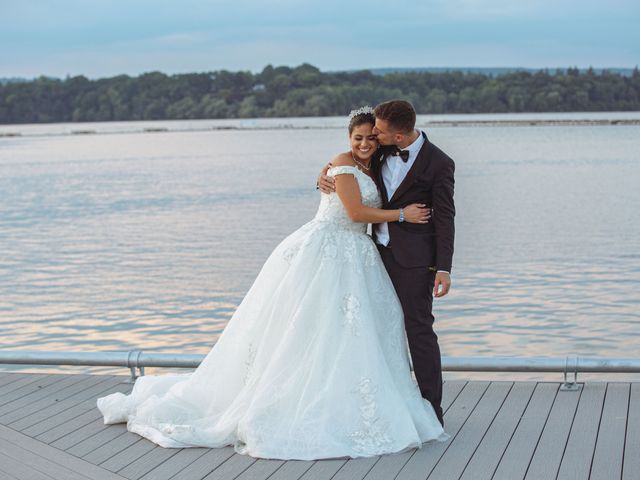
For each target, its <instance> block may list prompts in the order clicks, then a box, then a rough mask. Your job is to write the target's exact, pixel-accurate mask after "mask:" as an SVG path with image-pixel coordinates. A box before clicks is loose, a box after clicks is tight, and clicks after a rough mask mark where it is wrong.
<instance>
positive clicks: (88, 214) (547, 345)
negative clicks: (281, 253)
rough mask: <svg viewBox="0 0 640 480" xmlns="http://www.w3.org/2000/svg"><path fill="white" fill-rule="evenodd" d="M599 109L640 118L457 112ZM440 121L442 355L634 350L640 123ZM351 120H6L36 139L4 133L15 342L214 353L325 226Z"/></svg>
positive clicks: (1, 204)
mask: <svg viewBox="0 0 640 480" xmlns="http://www.w3.org/2000/svg"><path fill="white" fill-rule="evenodd" d="M589 115H591V117H589ZM587 117H588V118H599V119H601V118H624V119H634V120H638V119H640V113H620V114H617V113H608V114H559V115H553V114H547V115H530V116H515V115H511V116H504V115H502V116H491V115H481V116H470V115H467V116H457V117H456V116H446V117H445V116H443V117H442V118H444V119H447V120H451V119H454V120H455V119H456V118H462V119H474V118H478V119H482V120H486V119H489V120H504V119H506V120H508V119H513V118H516V119H518V118H525V119H527V118H531V119H555V118H561V119H581V118H587ZM432 120H436V121H437V120H438V117H436V116H433V117H421V118H420V119H419V124H421V125H425V130H426V131H427V134H428V135H429V138H430V139H431V141H433V142H434V143H435V144H437V145H438V146H439V147H440V148H442V149H443V150H445V151H446V152H447V153H448V154H449V155H450V156H451V157H453V159H454V160H455V161H456V192H455V200H456V207H457V215H456V245H455V256H454V267H453V274H452V279H453V288H452V291H451V293H450V294H449V295H448V296H447V297H444V298H443V299H440V300H437V301H436V302H435V307H434V310H435V315H436V331H437V333H438V334H439V338H440V343H441V347H442V353H443V355H465V356H466V355H487V356H504V355H507V356H511V355H513V356H562V357H564V356H565V355H574V354H575V355H585V356H611V357H637V356H638V348H639V346H640V222H639V220H640V215H639V214H638V212H640V188H639V186H640V126H639V125H580V126H567V125H563V126H540V125H529V126H511V125H500V124H499V123H498V124H493V125H491V126H480V127H479V126H465V125H464V124H461V125H458V126H453V125H446V124H445V125H439V126H433V125H430V124H429V122H430V121H432ZM343 124H344V119H336V118H329V119H322V118H318V119H279V120H255V121H246V120H245V121H239V120H238V121H204V122H145V123H144V124H140V123H135V122H128V123H126V122H125V123H104V124H58V125H9V126H2V127H1V128H0V133H2V132H13V133H16V132H19V133H22V136H19V137H4V138H0V198H1V201H0V343H1V346H0V348H2V349H4V350H7V349H24V350H26V349H28V350H62V351H83V352H90V351H99V350H104V351H107V350H108V351H113V350H147V351H160V352H182V353H201V354H204V353H206V352H208V351H209V349H210V348H211V346H212V345H213V344H214V343H215V341H216V339H217V337H218V336H219V334H220V332H221V331H222V329H223V328H224V326H225V324H226V323H227V321H228V320H229V318H230V316H231V315H232V313H233V311H234V309H235V307H236V306H237V305H238V303H239V302H240V300H241V299H242V297H243V295H244V293H245V292H246V291H247V290H248V288H249V287H250V286H251V283H252V281H253V279H254V278H255V276H256V274H257V273H258V271H259V269H260V267H261V265H262V263H263V262H264V260H265V259H266V257H267V256H268V254H269V253H270V251H271V250H272V249H273V248H274V247H275V246H276V245H277V244H278V242H279V241H281V240H282V239H283V238H284V237H285V236H286V235H288V234H289V233H291V232H292V231H293V230H295V229H296V228H298V227H299V226H301V225H302V224H303V223H305V222H307V221H309V220H310V219H311V218H312V217H313V215H314V213H315V210H316V208H317V204H318V201H319V194H318V193H317V192H316V190H315V188H314V186H315V179H316V176H317V174H318V171H319V169H320V168H321V167H322V165H323V164H324V163H326V162H327V161H328V160H329V159H331V158H332V157H333V156H334V155H335V154H336V153H337V152H340V151H343V150H345V149H346V147H347V138H346V132H345V130H344V129H343V127H342V125H343ZM228 125H230V126H231V127H232V128H231V129H226V126H228ZM158 126H160V127H161V128H167V129H168V130H169V131H161V132H144V131H143V130H144V129H143V128H142V127H145V128H156V127H158ZM212 128H219V129H217V130H213V129H212ZM220 128H221V129H220ZM80 130H87V131H95V132H97V134H93V135H78V134H76V135H73V134H70V133H71V132H72V131H80ZM101 133H103V134H101ZM1 368H4V369H17V368H22V367H16V366H3V367H1ZM71 368H72V367H68V368H67V369H71ZM29 369H30V370H34V371H36V370H37V371H54V370H55V371H60V370H65V369H64V368H58V367H55V368H53V367H52V368H49V369H47V368H36V367H30V368H29ZM82 370H83V371H96V372H102V373H106V372H118V373H121V374H122V373H126V370H125V369H122V368H116V369H110V368H102V367H95V368H91V367H86V368H83V369H82ZM75 371H77V368H76V370H75ZM555 377H557V375H556V376H555Z"/></svg>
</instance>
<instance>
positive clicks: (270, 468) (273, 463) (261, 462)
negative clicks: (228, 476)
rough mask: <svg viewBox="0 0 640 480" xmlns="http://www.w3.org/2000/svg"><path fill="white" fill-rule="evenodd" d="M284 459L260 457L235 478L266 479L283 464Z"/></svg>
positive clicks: (247, 479) (241, 479)
mask: <svg viewBox="0 0 640 480" xmlns="http://www.w3.org/2000/svg"><path fill="white" fill-rule="evenodd" d="M284 463H285V461H284V460H269V459H265V458H259V459H258V460H256V461H255V462H253V463H252V464H251V466H250V467H249V468H247V469H246V470H245V471H244V472H242V473H241V474H240V475H239V476H238V477H236V478H235V480H266V479H267V478H269V477H270V476H271V475H272V474H273V473H274V472H275V471H276V470H278V469H279V468H280V467H281V466H282V465H283V464H284Z"/></svg>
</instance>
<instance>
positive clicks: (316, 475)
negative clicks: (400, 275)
mask: <svg viewBox="0 0 640 480" xmlns="http://www.w3.org/2000/svg"><path fill="white" fill-rule="evenodd" d="M126 378H127V377H126V376H123V375H119V376H117V377H116V376H113V375H70V374H69V375H68V374H56V375H49V374H33V373H25V374H23V373H13V372H11V373H3V372H0V389H2V390H1V391H2V392H3V393H2V395H0V420H2V419H4V421H9V420H11V422H10V423H8V424H7V425H0V428H2V429H4V430H1V431H0V478H1V479H2V480H5V479H6V480H16V479H17V480H23V479H26V480H36V479H37V480H40V479H43V480H58V479H60V480H72V479H73V480H85V479H94V478H95V479H98V478H99V479H105V480H106V479H108V480H115V479H120V480H122V479H124V478H127V479H130V480H138V479H140V480H169V479H174V480H203V479H205V478H206V479H207V480H215V479H224V480H227V479H229V480H230V479H235V480H298V479H300V480H322V479H326V480H329V479H331V480H364V479H366V480H375V479H380V480H382V479H384V480H387V479H394V478H397V479H398V480H417V479H420V480H425V479H426V478H427V476H428V478H429V479H431V480H433V479H446V480H449V479H451V480H455V479H458V478H460V479H461V480H489V479H493V480H500V479H508V480H522V479H524V478H525V477H526V479H527V480H534V479H535V480H537V479H542V478H544V479H546V478H556V473H557V480H570V479H575V480H577V479H584V478H589V475H591V478H593V479H601V478H606V479H607V480H609V479H620V478H622V479H623V480H636V479H637V478H640V474H639V472H640V455H638V454H637V452H638V451H640V383H632V384H630V383H624V382H613V383H609V384H607V383H605V382H587V383H585V384H584V385H583V388H582V392H563V391H559V390H558V387H559V383H558V382H540V383H535V382H478V381H470V382H467V381H464V380H460V381H456V380H453V381H447V382H445V384H444V392H443V410H444V411H445V422H446V423H445V430H446V431H447V432H448V433H449V434H450V435H452V437H451V439H450V440H449V441H448V442H445V443H431V442H430V443H427V444H425V445H424V446H423V448H422V449H413V450H410V451H407V452H403V453H400V454H394V455H383V456H380V457H369V458H356V459H347V458H344V459H329V460H318V461H282V460H268V459H256V458H253V457H250V456H246V455H238V454H236V453H235V452H234V451H233V448H232V447H224V448H219V449H207V448H186V449H166V448H162V447H159V446H158V445H156V444H154V443H153V442H150V441H149V440H147V439H145V438H142V437H140V436H138V435H136V434H133V433H131V432H128V431H127V430H126V424H124V423H122V424H115V425H105V424H104V423H103V421H102V416H101V414H100V412H99V411H98V410H97V408H96V406H95V401H96V399H97V398H98V397H99V396H103V395H105V394H108V393H113V392H114V391H122V392H123V393H128V392H130V390H131V388H132V385H131V384H125V383H122V381H123V380H124V379H126ZM3 409H4V410H3ZM25 442H26V443H25ZM27 446H28V448H26V447H27ZM65 469H68V470H69V471H68V472H67V471H66V470H65ZM92 469H93V470H92ZM69 472H70V473H69ZM30 475H31V476H30Z"/></svg>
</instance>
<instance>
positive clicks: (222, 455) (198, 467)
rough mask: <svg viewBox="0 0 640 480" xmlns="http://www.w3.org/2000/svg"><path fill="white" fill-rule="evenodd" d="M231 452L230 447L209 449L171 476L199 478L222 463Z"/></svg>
mask: <svg viewBox="0 0 640 480" xmlns="http://www.w3.org/2000/svg"><path fill="white" fill-rule="evenodd" d="M233 454H234V451H233V448H232V447H224V448H214V449H209V450H207V453H205V454H204V455H202V456H201V457H199V458H198V459H197V460H195V461H194V462H192V463H191V464H189V465H188V466H186V467H185V468H184V469H183V470H182V471H181V472H180V473H179V474H178V475H175V476H174V477H173V478H174V479H175V480H201V479H202V478H204V477H206V476H207V475H208V474H209V473H211V472H212V471H214V470H215V469H216V468H218V467H219V466H220V465H222V464H223V463H224V462H225V461H226V460H227V459H228V458H229V457H231V456H232V455H233Z"/></svg>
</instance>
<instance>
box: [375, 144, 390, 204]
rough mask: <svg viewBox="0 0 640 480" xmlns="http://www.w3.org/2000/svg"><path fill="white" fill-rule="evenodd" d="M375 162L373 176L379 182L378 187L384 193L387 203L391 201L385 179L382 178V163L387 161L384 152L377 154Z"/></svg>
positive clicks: (383, 197) (383, 198) (384, 200)
mask: <svg viewBox="0 0 640 480" xmlns="http://www.w3.org/2000/svg"><path fill="white" fill-rule="evenodd" d="M372 160H373V161H374V163H373V177H374V178H375V180H376V183H377V184H378V189H379V190H380V193H381V194H382V201H383V203H384V204H385V205H386V204H387V203H389V195H388V193H387V187H386V186H385V184H384V179H383V178H382V165H383V163H384V161H385V155H384V154H383V153H380V154H377V157H376V158H373V159H372Z"/></svg>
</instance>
